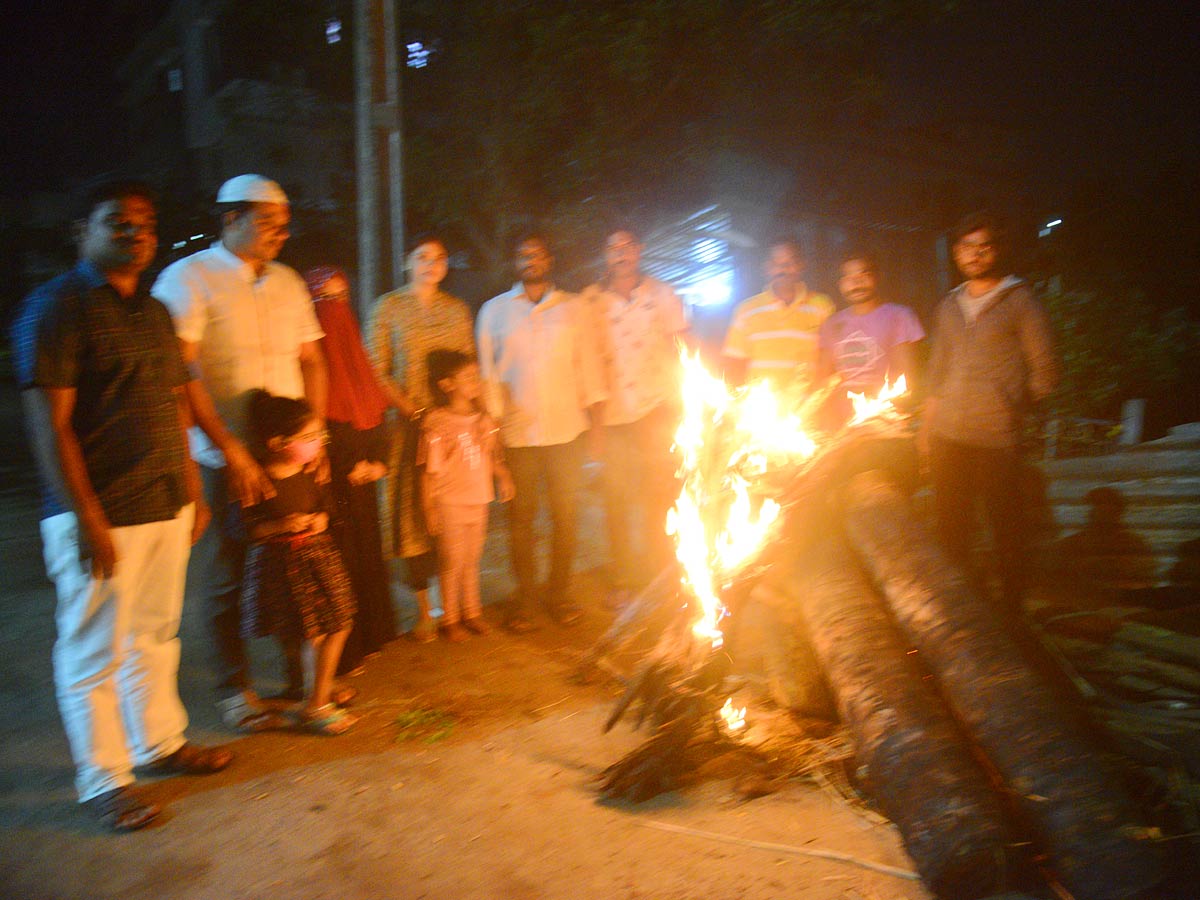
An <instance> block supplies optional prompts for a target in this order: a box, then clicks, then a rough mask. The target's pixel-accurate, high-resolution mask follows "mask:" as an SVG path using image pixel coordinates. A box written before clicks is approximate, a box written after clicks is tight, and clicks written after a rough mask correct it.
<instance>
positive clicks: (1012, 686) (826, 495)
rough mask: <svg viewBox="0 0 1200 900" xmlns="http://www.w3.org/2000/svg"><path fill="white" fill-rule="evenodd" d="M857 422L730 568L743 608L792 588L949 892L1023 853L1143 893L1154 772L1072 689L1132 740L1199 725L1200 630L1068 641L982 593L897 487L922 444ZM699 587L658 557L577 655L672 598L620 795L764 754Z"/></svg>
mask: <svg viewBox="0 0 1200 900" xmlns="http://www.w3.org/2000/svg"><path fill="white" fill-rule="evenodd" d="M842 438H843V439H841V440H838V441H833V442H830V443H829V444H827V445H826V447H825V448H824V449H823V451H822V452H821V453H820V454H818V456H817V457H815V458H814V459H813V460H811V461H810V462H808V463H806V464H805V466H804V467H803V468H802V469H793V470H792V471H791V472H790V477H788V478H784V479H780V478H779V477H778V476H776V480H775V484H774V486H773V489H774V490H775V495H776V496H781V497H784V498H785V502H784V516H785V521H784V525H783V527H782V528H781V529H779V530H778V531H777V532H776V533H775V535H774V537H773V538H772V540H771V542H770V544H769V546H767V547H765V548H763V550H762V552H761V553H760V554H759V555H758V557H757V558H756V559H755V560H754V561H753V564H750V565H747V566H746V567H745V568H744V570H743V571H742V572H740V573H739V574H738V576H737V577H736V578H732V579H729V580H728V581H727V582H726V583H724V584H723V585H722V591H723V600H724V602H725V605H726V607H727V608H728V610H729V612H730V613H731V617H732V619H733V620H734V622H736V619H737V613H738V609H739V606H740V605H741V604H742V603H744V601H745V598H746V597H747V596H748V595H749V593H750V592H751V590H752V588H753V587H754V586H755V585H756V584H761V583H768V582H769V583H770V584H771V585H773V590H775V592H776V593H782V595H784V596H786V597H787V598H789V602H790V603H793V604H794V607H795V609H797V610H798V611H799V617H800V619H801V620H802V623H803V630H804V632H805V634H806V636H807V640H808V641H809V642H810V644H811V647H810V652H811V654H812V656H813V657H814V658H815V660H816V662H817V663H818V664H819V673H820V677H821V678H823V680H824V683H825V685H827V688H828V690H829V692H830V694H831V696H832V700H833V703H834V705H835V706H836V713H837V715H838V717H839V718H840V720H841V722H842V723H843V726H844V727H845V728H846V730H847V731H848V733H849V736H850V738H851V741H852V744H853V750H854V758H855V766H854V770H855V771H856V772H857V775H858V780H859V784H860V786H861V787H862V789H863V790H864V791H865V792H866V794H867V795H868V796H869V797H870V798H871V800H872V802H873V803H874V805H875V807H876V808H877V809H879V810H880V811H881V812H882V813H883V814H884V815H886V816H887V818H888V819H890V820H891V821H892V822H893V823H894V824H895V825H896V827H897V828H898V830H899V832H900V835H901V837H902V839H903V841H904V843H905V846H906V849H907V850H908V853H909V855H910V856H911V857H912V859H913V861H914V862H915V864H916V866H917V869H918V871H919V873H920V875H921V877H922V879H923V880H924V881H925V883H926V884H927V885H928V886H929V887H930V889H931V890H932V891H933V892H934V893H935V894H936V895H937V896H939V897H944V898H976V897H985V896H990V895H993V894H996V893H999V892H1001V891H1002V890H1005V889H1011V888H1012V886H1013V884H1014V878H1019V877H1020V876H1017V875H1014V872H1019V871H1021V870H1022V869H1038V870H1040V871H1041V873H1042V877H1044V878H1045V879H1046V880H1047V881H1048V882H1049V883H1051V884H1053V885H1056V886H1057V888H1056V889H1057V890H1058V891H1060V892H1061V895H1062V896H1071V897H1075V898H1078V900H1110V898H1112V900H1115V898H1126V897H1135V896H1147V895H1148V894H1146V893H1145V892H1147V891H1152V890H1153V889H1154V888H1153V886H1154V885H1155V884H1157V883H1158V882H1159V881H1160V879H1161V877H1162V874H1163V864H1162V859H1161V854H1160V845H1159V842H1158V841H1157V840H1156V838H1159V837H1161V834H1160V832H1159V831H1158V830H1157V829H1155V828H1152V827H1148V825H1147V822H1148V821H1150V820H1149V819H1148V818H1147V817H1146V813H1145V810H1144V809H1143V806H1144V801H1145V800H1146V790H1147V783H1146V782H1145V781H1144V780H1142V781H1139V780H1138V779H1137V778H1136V777H1133V778H1131V772H1130V770H1129V767H1128V766H1127V765H1125V764H1123V762H1122V761H1121V759H1120V758H1119V757H1118V756H1117V755H1116V754H1114V753H1112V752H1110V749H1109V744H1110V743H1111V742H1109V741H1107V738H1106V736H1105V734H1101V733H1098V732H1097V730H1096V728H1095V727H1094V724H1093V722H1092V721H1091V720H1090V719H1089V717H1088V716H1087V715H1085V714H1084V712H1083V707H1084V704H1083V703H1081V702H1080V699H1079V694H1078V693H1077V691H1079V690H1080V686H1081V685H1083V686H1085V687H1087V688H1088V689H1089V690H1090V691H1091V693H1090V694H1088V695H1087V697H1088V699H1096V698H1099V697H1100V696H1101V692H1103V696H1104V697H1106V698H1107V697H1112V696H1114V695H1115V694H1116V693H1120V696H1119V697H1117V700H1118V702H1115V703H1110V704H1107V705H1106V706H1105V710H1106V712H1107V713H1109V716H1108V718H1105V717H1104V716H1102V717H1101V723H1102V724H1103V725H1106V726H1109V727H1110V728H1112V727H1114V726H1115V723H1116V727H1117V733H1123V734H1124V735H1125V743H1121V742H1117V743H1118V744H1119V747H1118V749H1120V750H1121V751H1126V750H1127V747H1126V746H1125V744H1127V743H1129V742H1135V743H1136V742H1137V741H1138V740H1139V738H1138V736H1137V735H1138V731H1137V728H1138V726H1137V725H1136V724H1135V723H1136V722H1137V719H1136V714H1145V715H1147V716H1150V717H1151V718H1154V717H1157V718H1156V719H1155V721H1160V720H1161V721H1162V722H1168V721H1169V722H1170V724H1171V725H1172V727H1175V728H1177V729H1186V728H1191V727H1193V726H1200V718H1198V717H1197V716H1196V715H1195V714H1194V710H1195V709H1196V707H1195V706H1194V705H1193V700H1195V699H1198V698H1200V637H1195V636H1193V637H1190V638H1189V639H1188V640H1184V641H1182V642H1177V641H1176V640H1174V639H1173V638H1172V637H1171V636H1170V635H1168V634H1164V630H1165V629H1163V628H1162V627H1161V626H1158V625H1154V624H1148V623H1145V622H1141V621H1138V620H1135V619H1132V618H1130V617H1125V618H1113V617H1111V616H1110V617H1107V618H1104V617H1100V618H1098V619H1097V618H1090V619H1089V618H1087V617H1073V618H1072V617H1066V616H1062V617H1058V618H1052V619H1050V620H1047V621H1046V622H1044V623H1043V627H1044V628H1045V630H1046V632H1048V633H1049V634H1050V635H1051V636H1052V637H1053V639H1054V642H1052V643H1049V644H1048V645H1046V646H1047V647H1048V648H1049V649H1046V647H1043V645H1042V644H1041V643H1040V642H1039V640H1038V638H1037V637H1036V636H1035V635H1034V633H1033V632H1031V631H1028V630H1027V629H1023V628H1017V627H1015V626H1014V623H1011V622H1007V621H1005V620H1004V619H1003V618H1001V616H1000V614H999V613H998V612H997V611H996V610H995V609H994V607H992V606H991V605H990V604H988V603H987V602H985V601H983V600H982V599H981V598H980V597H978V596H977V595H976V594H975V592H974V591H973V589H972V588H971V587H970V586H969V584H968V583H967V580H966V579H965V578H964V577H963V575H962V573H960V572H958V571H957V570H956V569H955V568H954V567H953V566H951V565H950V564H949V563H948V562H947V561H946V559H945V557H944V555H943V554H942V552H941V550H940V548H939V547H938V546H937V544H936V542H935V541H934V540H933V538H932V536H931V535H930V534H928V533H927V531H926V529H925V527H924V525H923V524H922V523H921V522H920V521H919V520H918V519H917V517H915V516H914V514H913V512H912V510H911V508H910V505H909V503H908V497H907V494H906V491H905V489H904V485H905V484H906V483H907V482H909V481H910V480H911V477H912V476H913V474H915V468H914V466H913V457H912V453H911V445H909V444H908V443H907V442H906V441H904V440H900V439H897V434H896V432H895V430H894V429H889V428H888V427H885V426H881V427H878V428H874V429H868V430H866V431H863V430H860V431H857V432H855V433H854V434H853V435H849V434H847V435H843V436H842ZM685 604H686V598H684V597H683V595H682V592H681V589H680V577H679V573H678V572H677V571H675V570H670V571H666V572H664V573H662V574H661V575H660V576H659V577H658V578H657V579H656V580H655V582H654V583H652V584H651V585H650V587H649V588H647V590H646V591H644V592H643V594H642V595H641V596H640V597H639V598H638V599H637V600H636V601H635V603H634V604H632V605H631V606H630V607H629V608H628V609H626V610H625V612H624V613H623V614H622V616H621V617H620V618H619V619H618V620H617V621H616V622H615V623H614V625H613V627H612V628H611V629H610V631H609V632H608V633H607V634H606V635H605V636H604V637H603V638H601V640H600V642H599V643H598V644H597V646H596V647H595V648H593V651H592V653H591V654H589V656H588V658H587V659H585V660H584V663H583V667H582V668H583V670H584V671H585V672H594V671H595V670H596V669H597V668H609V670H610V671H612V667H611V665H610V663H609V662H608V661H609V660H610V659H612V658H613V656H614V654H615V652H616V651H617V650H619V649H621V648H624V647H626V646H628V644H629V642H630V641H631V640H632V637H633V636H634V635H636V634H637V633H638V632H639V630H642V629H644V628H646V627H647V624H648V623H659V624H658V625H656V626H655V627H660V626H661V622H662V621H663V616H662V615H661V613H662V611H663V610H667V611H671V610H679V612H678V613H677V614H675V615H674V616H673V617H671V616H670V615H668V616H667V624H666V626H665V627H662V630H661V633H660V634H659V636H658V640H657V642H656V643H655V645H654V647H653V649H652V650H651V651H650V652H649V653H648V655H647V656H646V658H645V660H644V661H643V664H642V665H641V668H640V669H639V671H637V672H636V673H634V674H632V675H630V676H627V677H624V676H623V677H624V680H625V682H626V691H625V693H624V695H623V696H622V698H621V699H620V701H619V702H618V703H617V705H616V707H615V708H614V710H613V713H612V715H611V716H610V718H609V721H608V723H607V727H608V728H611V727H613V726H614V725H615V724H616V723H617V722H618V721H619V720H621V719H622V718H623V717H625V716H631V717H632V718H633V719H634V721H635V725H636V726H641V725H647V726H648V727H649V737H648V739H647V740H646V741H645V742H644V743H643V744H642V745H641V746H640V747H638V748H637V749H636V750H634V751H633V752H632V753H631V754H629V755H628V756H626V757H625V758H624V759H622V760H620V761H618V762H617V763H615V764H614V765H612V766H610V767H609V768H608V769H607V770H606V771H605V772H604V773H602V775H601V778H600V790H601V792H602V793H603V794H604V795H605V796H606V797H610V798H620V799H624V800H628V801H632V802H640V801H642V800H645V799H648V798H649V797H652V796H654V795H656V794H658V793H661V792H663V791H668V790H671V789H674V788H675V787H677V786H678V785H679V784H680V782H681V780H682V779H683V778H684V777H685V776H686V773H687V772H688V771H690V770H692V769H694V768H695V767H696V766H698V765H700V764H702V762H703V761H704V760H706V759H711V758H712V757H713V756H714V755H718V754H720V753H722V752H727V751H728V750H729V749H730V748H731V747H736V746H737V745H738V744H739V743H742V749H743V752H744V753H746V759H747V760H748V762H747V765H748V766H753V765H755V756H754V751H753V750H752V749H747V748H746V747H745V744H744V743H743V742H741V741H740V734H739V732H738V731H737V730H736V729H737V727H738V724H737V723H732V724H731V723H730V722H729V721H727V719H726V717H724V716H723V715H722V707H723V705H725V704H726V700H727V698H728V697H729V696H730V694H731V693H732V692H733V690H734V689H735V688H736V687H737V685H736V683H735V682H734V680H733V679H732V677H731V675H730V671H731V664H730V663H731V657H732V656H735V655H736V652H737V649H736V645H737V639H736V629H735V628H734V629H731V632H732V634H731V640H730V642H729V644H728V645H724V644H715V645H714V644H709V643H707V642H705V641H703V640H700V639H698V638H697V636H696V634H695V633H694V631H693V630H692V628H691V618H692V617H691V616H690V615H689V613H688V611H687V610H686V608H684V607H685ZM656 614H658V615H657V616H656ZM1151 645H1153V646H1154V647H1155V648H1156V652H1153V653H1146V652H1144V651H1145V650H1146V649H1147V648H1148V647H1150V646H1151ZM1193 653H1194V654H1195V655H1193ZM1132 657H1136V658H1137V659H1136V662H1137V664H1136V665H1134V662H1135V660H1134V659H1133V658H1132ZM1064 668H1065V669H1066V671H1068V672H1070V673H1071V676H1072V677H1071V678H1070V679H1067V678H1061V677H1060V674H1061V672H1062V671H1063V670H1064ZM1093 679H1094V680H1095V681H1096V683H1097V684H1099V685H1100V687H1092V686H1091V684H1092V680H1093ZM1133 689H1137V690H1140V691H1149V694H1145V693H1142V694H1138V695H1137V697H1131V696H1130V695H1129V691H1131V690H1133ZM1148 697H1149V699H1147V698H1148ZM1172 704H1175V706H1173V705H1172ZM1179 704H1184V705H1186V708H1187V710H1188V713H1187V714H1186V715H1184V714H1183V710H1184V706H1179ZM1120 722H1123V725H1122V724H1119V723H1120ZM1122 728H1123V729H1124V730H1123V731H1122V730H1121V729H1122ZM1197 743H1198V744H1200V742H1197ZM760 749H761V748H760ZM1140 749H1141V751H1142V755H1141V756H1139V757H1138V758H1139V759H1144V758H1145V757H1146V756H1148V755H1155V754H1156V755H1155V761H1156V764H1157V765H1159V766H1160V767H1162V768H1163V770H1164V771H1167V772H1168V776H1167V781H1169V780H1170V779H1172V778H1174V779H1176V780H1178V779H1180V778H1183V779H1185V780H1186V779H1187V777H1188V776H1189V775H1190V776H1191V777H1192V778H1194V777H1195V775H1196V773H1195V771H1194V770H1193V771H1190V772H1189V771H1188V770H1187V768H1186V765H1185V764H1183V763H1181V761H1180V759H1179V756H1178V754H1177V753H1176V752H1175V751H1173V750H1172V749H1171V748H1170V747H1169V746H1168V745H1160V746H1158V747H1147V746H1145V745H1144V742H1143V746H1141V747H1140ZM767 755H769V754H766V753H760V754H759V757H758V759H759V761H761V759H762V758H763V757H764V756H767ZM1172 767H1174V768H1172ZM1159 786H1160V787H1161V784H1160V785H1159ZM1168 787H1169V786H1168ZM1166 793H1169V790H1167V791H1165V792H1164V791H1160V795H1159V797H1158V801H1159V802H1160V803H1162V802H1166V801H1165V800H1163V797H1164V796H1165V794H1166ZM1187 805H1188V804H1187V803H1186V802H1184V803H1182V805H1180V804H1179V803H1178V802H1176V806H1177V808H1175V809H1174V810H1173V815H1175V822H1176V824H1178V825H1182V827H1183V828H1184V829H1185V830H1186V829H1188V828H1192V827H1193V825H1194V822H1193V823H1191V824H1189V820H1188V818H1187V815H1188V811H1187ZM1149 895H1153V894H1149Z"/></svg>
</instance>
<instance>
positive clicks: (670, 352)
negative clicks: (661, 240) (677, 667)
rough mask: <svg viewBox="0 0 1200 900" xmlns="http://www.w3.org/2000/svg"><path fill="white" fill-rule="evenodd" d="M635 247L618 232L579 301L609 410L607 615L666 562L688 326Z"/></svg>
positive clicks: (632, 237)
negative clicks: (595, 343)
mask: <svg viewBox="0 0 1200 900" xmlns="http://www.w3.org/2000/svg"><path fill="white" fill-rule="evenodd" d="M641 258H642V244H641V241H639V240H638V237H637V235H636V234H634V233H633V231H631V230H629V229H627V228H618V229H617V230H615V231H612V232H610V233H609V235H608V237H607V238H606V240H605V242H604V264H605V272H604V277H603V278H601V279H600V280H599V281H598V282H596V283H595V284H592V285H590V286H588V287H587V288H586V289H585V290H584V291H583V294H582V295H581V296H582V298H583V300H584V302H585V303H586V304H587V306H588V308H589V309H590V310H591V313H592V315H593V317H594V319H595V324H596V333H597V339H598V340H599V341H600V345H601V348H602V349H601V360H602V362H603V373H604V381H605V389H606V391H607V393H608V402H607V403H606V404H605V407H604V446H603V448H602V451H601V458H602V460H603V465H604V468H603V471H602V475H601V479H602V486H603V492H604V508H605V520H606V524H607V526H608V546H609V562H610V566H611V569H612V571H611V572H610V580H611V581H612V583H613V592H612V594H610V596H609V606H611V607H613V608H617V607H620V606H622V605H624V603H625V602H626V601H627V600H628V599H629V594H630V592H631V591H632V590H633V589H634V588H635V587H637V586H638V584H639V583H640V582H641V581H643V580H644V579H643V577H642V576H644V575H645V570H646V566H645V565H644V563H645V562H646V561H649V562H650V569H651V571H658V570H659V569H661V568H662V567H663V566H665V565H666V564H667V563H668V562H669V561H670V560H671V558H672V555H673V554H672V552H671V542H670V539H669V537H668V536H667V533H666V517H667V511H668V510H669V509H670V508H671V504H672V503H673V502H674V501H675V498H676V496H677V493H678V488H677V485H676V482H675V477H674V474H675V460H674V459H673V458H672V456H671V442H672V439H673V435H674V432H675V429H676V427H677V426H678V424H679V379H678V373H679V351H678V350H677V349H676V346H675V342H676V339H680V338H682V337H683V336H684V335H685V333H686V331H687V327H688V323H687V318H686V317H685V315H684V311H683V303H682V301H680V299H679V296H678V295H677V294H676V293H675V291H674V290H673V289H672V288H671V286H670V285H668V284H665V283H663V282H661V281H658V280H657V279H655V278H651V277H650V276H649V275H646V274H644V273H643V272H642V271H641Z"/></svg>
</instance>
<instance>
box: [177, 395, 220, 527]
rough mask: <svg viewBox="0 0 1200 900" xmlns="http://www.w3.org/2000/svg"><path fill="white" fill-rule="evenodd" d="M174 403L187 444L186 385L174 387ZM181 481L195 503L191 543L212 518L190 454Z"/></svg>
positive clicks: (197, 471) (185, 461) (188, 424)
mask: <svg viewBox="0 0 1200 900" xmlns="http://www.w3.org/2000/svg"><path fill="white" fill-rule="evenodd" d="M174 393H175V405H176V408H177V410H178V411H179V429H180V431H182V432H183V445H184V447H186V446H187V431H188V428H189V427H191V424H192V415H191V407H190V405H189V403H188V395H187V387H186V386H184V387H177V388H175V389H174ZM183 483H184V488H185V489H186V490H187V497H188V500H190V501H191V502H192V503H194V504H196V519H195V521H194V522H193V523H192V544H195V543H196V541H198V540H200V535H202V534H204V529H205V528H207V527H208V520H209V519H211V518H212V511H211V510H210V509H209V508H208V504H207V503H205V502H204V490H203V488H202V487H201V486H200V469H199V467H198V466H197V465H196V461H195V460H194V459H192V457H191V454H190V453H189V454H186V458H185V459H184V466H183Z"/></svg>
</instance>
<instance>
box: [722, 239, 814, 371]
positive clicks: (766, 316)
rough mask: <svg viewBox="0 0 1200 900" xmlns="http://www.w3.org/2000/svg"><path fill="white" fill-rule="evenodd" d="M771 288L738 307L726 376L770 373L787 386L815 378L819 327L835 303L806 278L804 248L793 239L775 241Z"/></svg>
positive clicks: (726, 352) (770, 253)
mask: <svg viewBox="0 0 1200 900" xmlns="http://www.w3.org/2000/svg"><path fill="white" fill-rule="evenodd" d="M764 272H765V274H766V277H767V287H766V289H765V290H764V291H763V292H762V293H760V294H756V295H755V296H753V297H751V298H749V299H748V300H743V301H742V303H741V304H739V305H738V307H737V309H736V310H734V313H733V319H732V320H731V321H730V324H729V330H728V332H727V333H726V335H725V346H724V348H723V349H722V351H721V353H722V355H723V356H724V359H725V377H726V379H727V380H728V381H729V382H731V383H732V384H743V383H745V382H747V381H751V380H754V379H759V378H765V379H767V380H768V381H770V382H772V383H773V384H775V385H777V386H780V387H784V386H787V385H789V384H792V383H793V382H794V381H795V380H796V379H804V380H811V379H812V378H813V376H814V375H815V370H816V364H817V330H818V329H819V328H820V327H821V323H822V322H824V321H825V320H826V319H827V318H829V316H830V315H832V314H833V311H834V306H833V301H831V300H830V299H829V298H828V297H826V296H825V295H824V294H818V293H815V292H812V291H809V289H808V287H807V286H806V285H805V284H804V282H803V281H801V280H800V276H801V275H802V274H804V254H803V253H802V252H801V250H800V246H799V244H797V243H796V242H795V241H793V240H789V239H782V240H776V241H773V242H772V243H771V244H770V245H768V247H767V258H766V261H765V264H764Z"/></svg>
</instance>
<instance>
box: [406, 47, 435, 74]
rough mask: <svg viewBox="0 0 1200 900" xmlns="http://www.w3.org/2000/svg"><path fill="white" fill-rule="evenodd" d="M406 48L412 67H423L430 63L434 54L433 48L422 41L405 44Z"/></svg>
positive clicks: (409, 65) (410, 66)
mask: <svg viewBox="0 0 1200 900" xmlns="http://www.w3.org/2000/svg"><path fill="white" fill-rule="evenodd" d="M404 48H405V49H406V50H407V51H408V67H409V68H410V69H423V68H425V67H426V66H427V65H429V57H430V56H432V55H433V50H432V49H430V48H429V47H426V46H425V45H424V44H422V43H421V42H420V41H413V42H412V43H410V44H405V45H404Z"/></svg>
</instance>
